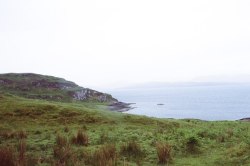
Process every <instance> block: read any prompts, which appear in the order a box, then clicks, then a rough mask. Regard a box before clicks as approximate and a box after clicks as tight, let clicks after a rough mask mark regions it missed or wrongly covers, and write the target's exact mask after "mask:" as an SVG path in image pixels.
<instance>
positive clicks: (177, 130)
mask: <svg viewBox="0 0 250 166" xmlns="http://www.w3.org/2000/svg"><path fill="white" fill-rule="evenodd" d="M27 75H29V74H25V76H26V77H27V79H23V77H22V78H20V77H19V75H18V76H17V75H15V77H14V75H13V74H9V75H7V76H6V75H5V76H4V78H3V77H1V80H2V82H1V91H3V92H4V93H2V94H0V165H1V166H36V165H37V166H51V165H52V166H83V165H87V166H120V165H122V166H136V165H143V166H144V165H145V166H152V165H176V166H183V165H189V166H197V165H199V166H200V165H201V166H202V165H204V166H205V165H206V166H207V165H208V166H216V165H218V166H221V165H228V166H231V165H232V166H234V165H246V166H247V165H249V163H250V157H249V156H250V151H249V148H250V143H249V137H250V126H249V122H241V121H219V122H206V121H200V120H174V119H157V118H149V117H145V116H136V115H130V114H123V113H119V112H112V111H109V110H108V109H107V107H106V105H107V104H106V103H105V102H104V103H103V102H100V101H98V100H96V98H95V96H94V98H90V99H88V100H91V101H96V102H81V101H87V100H80V102H65V101H78V100H77V99H74V97H72V96H71V95H68V93H67V92H68V91H69V90H72V89H74V88H76V89H77V88H80V89H81V87H79V86H77V85H75V84H74V83H72V82H68V81H65V80H63V79H59V78H55V77H48V76H40V75H33V74H32V78H33V79H32V80H33V81H30V76H27ZM35 76H37V77H35ZM42 79H44V80H46V81H45V82H46V83H43V81H41V80H42ZM13 80H15V81H13ZM8 81H9V82H8ZM11 81H12V82H11ZM7 82H8V83H7ZM32 82H33V83H32ZM34 82H36V83H34ZM38 82H39V83H38ZM41 82H42V83H41ZM32 84H33V85H32ZM21 85H22V86H21ZM66 86H67V87H68V88H62V87H66ZM38 89H39V90H38ZM43 90H44V91H45V92H43ZM60 90H63V92H58V91H60ZM77 91H78V90H75V91H74V92H77ZM31 92H32V93H31ZM36 92H39V95H40V94H43V95H48V94H47V93H49V95H52V96H53V95H54V96H55V94H57V95H58V94H60V95H63V94H67V96H66V97H65V96H62V98H61V99H60V100H61V101H62V102H60V100H59V99H57V98H54V97H51V98H45V99H46V100H44V98H40V96H39V95H38V93H36ZM55 92H57V93H55ZM31 94H32V95H34V96H35V97H34V96H30V95H31ZM36 95H38V96H36ZM33 98H34V99H33ZM113 100H114V101H116V100H115V99H112V100H111V101H113Z"/></svg>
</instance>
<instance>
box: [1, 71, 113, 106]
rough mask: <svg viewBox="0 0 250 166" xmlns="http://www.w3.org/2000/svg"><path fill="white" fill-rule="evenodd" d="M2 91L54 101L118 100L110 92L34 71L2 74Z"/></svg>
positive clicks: (109, 101)
mask: <svg viewBox="0 0 250 166" xmlns="http://www.w3.org/2000/svg"><path fill="white" fill-rule="evenodd" d="M0 92H5V93H9V94H13V95H17V96H20V97H25V98H30V99H45V100H53V101H67V102H69V101H97V102H107V103H113V102H117V100H116V99H114V98H113V97H112V96H111V95H109V94H105V93H101V92H98V91H95V90H91V89H88V88H83V87H80V86H78V85H77V84H75V83H73V82H70V81H67V80H65V79H62V78H57V77H52V76H45V75H39V74H32V73H23V74H15V73H9V74H0Z"/></svg>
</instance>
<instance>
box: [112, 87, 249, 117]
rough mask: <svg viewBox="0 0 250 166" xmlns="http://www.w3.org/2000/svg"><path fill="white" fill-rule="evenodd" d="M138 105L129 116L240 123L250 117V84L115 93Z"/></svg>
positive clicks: (114, 95) (150, 89)
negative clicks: (234, 121)
mask: <svg viewBox="0 0 250 166" xmlns="http://www.w3.org/2000/svg"><path fill="white" fill-rule="evenodd" d="M109 93H111V94H112V96H113V97H115V98H117V99H119V100H120V101H123V102H127V103H134V104H132V105H131V106H132V107H134V108H133V109H131V110H129V111H128V112H126V113H129V114H136V115H145V116H148V117H157V118H174V119H200V120H208V121H222V120H239V119H242V118H247V117H250V84H218V85H217V84H216V85H214V84H212V85H170V86H160V87H154V88H152V87H151V88H148V87H145V88H143V87H138V88H125V89H116V90H112V91H110V92H109Z"/></svg>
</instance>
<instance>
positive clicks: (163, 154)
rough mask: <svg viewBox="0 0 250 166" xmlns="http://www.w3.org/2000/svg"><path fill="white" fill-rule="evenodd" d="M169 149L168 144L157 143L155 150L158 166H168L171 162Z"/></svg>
mask: <svg viewBox="0 0 250 166" xmlns="http://www.w3.org/2000/svg"><path fill="white" fill-rule="evenodd" d="M171 149H172V148H171V146H170V145H169V144H164V143H157V145H156V150H157V156H158V160H159V164H168V163H169V162H170V161H171V160H172V157H171Z"/></svg>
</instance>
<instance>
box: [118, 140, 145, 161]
mask: <svg viewBox="0 0 250 166" xmlns="http://www.w3.org/2000/svg"><path fill="white" fill-rule="evenodd" d="M120 153H121V155H124V156H127V157H129V158H130V159H131V158H134V159H137V160H138V159H141V158H142V157H143V156H144V153H143V152H142V150H141V147H140V145H139V144H138V143H137V142H135V141H130V142H128V143H126V144H124V145H122V146H121V150H120Z"/></svg>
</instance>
